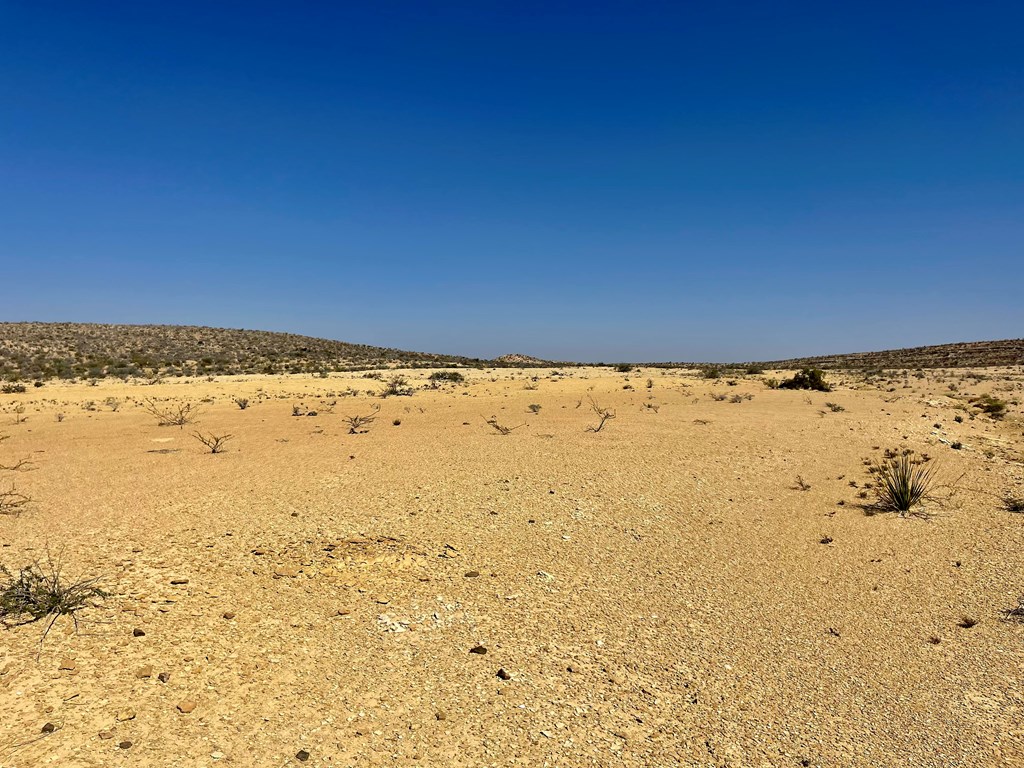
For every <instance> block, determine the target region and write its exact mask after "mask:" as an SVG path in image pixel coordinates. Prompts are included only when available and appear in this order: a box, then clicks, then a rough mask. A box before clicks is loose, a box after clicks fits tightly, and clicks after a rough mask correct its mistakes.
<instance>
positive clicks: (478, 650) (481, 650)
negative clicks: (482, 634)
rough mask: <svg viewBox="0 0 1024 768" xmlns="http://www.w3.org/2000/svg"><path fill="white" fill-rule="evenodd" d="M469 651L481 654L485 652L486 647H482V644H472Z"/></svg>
mask: <svg viewBox="0 0 1024 768" xmlns="http://www.w3.org/2000/svg"><path fill="white" fill-rule="evenodd" d="M469 652H470V653H477V654H480V655H481V656H483V655H484V654H485V653H487V649H486V648H484V646H482V645H474V646H473V647H472V648H470V649H469Z"/></svg>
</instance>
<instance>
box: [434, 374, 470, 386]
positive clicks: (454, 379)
mask: <svg viewBox="0 0 1024 768" xmlns="http://www.w3.org/2000/svg"><path fill="white" fill-rule="evenodd" d="M430 380H431V381H432V382H434V383H435V384H440V383H441V382H443V381H449V382H451V383H453V384H461V383H462V382H464V381H465V380H466V377H465V376H463V375H462V374H461V373H459V372H458V371H434V372H433V373H432V374H430Z"/></svg>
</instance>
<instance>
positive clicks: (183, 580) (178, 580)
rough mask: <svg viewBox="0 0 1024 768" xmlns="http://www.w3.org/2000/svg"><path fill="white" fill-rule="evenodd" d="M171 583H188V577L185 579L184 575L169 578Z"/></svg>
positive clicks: (178, 584)
mask: <svg viewBox="0 0 1024 768" xmlns="http://www.w3.org/2000/svg"><path fill="white" fill-rule="evenodd" d="M171 584H174V585H175V586H180V585H182V584H188V579H186V578H184V577H179V578H176V579H171Z"/></svg>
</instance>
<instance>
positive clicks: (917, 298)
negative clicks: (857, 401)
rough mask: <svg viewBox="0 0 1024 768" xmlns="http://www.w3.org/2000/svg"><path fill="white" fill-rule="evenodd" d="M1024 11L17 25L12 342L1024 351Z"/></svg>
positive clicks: (286, 15) (318, 14)
mask: <svg viewBox="0 0 1024 768" xmlns="http://www.w3.org/2000/svg"><path fill="white" fill-rule="evenodd" d="M1022 29H1024V4H1021V3H1020V2H1002V3H1000V2H970V3H968V2H960V3H945V2H928V3H924V2H921V3H914V2H907V3H885V4H882V3H877V4H874V3H842V4H840V3H820V2H815V3H810V2H807V3H786V2H775V3H730V2H720V3H718V2H716V3H680V2H675V3H658V2H648V3H629V2H622V3H606V2H597V1H595V2H587V3H559V2H543V3H531V2H515V3H511V2H510V3H489V2H466V3H408V4H406V3H397V2H394V3H388V2H383V3H299V2H290V3H283V2H281V3H267V2H258V1H254V2H245V3H232V2H216V3H209V2H204V3H191V2H176V3H139V2H125V3H116V2H104V3H81V2H35V1H33V2H11V1H9V0H0V268H2V275H3V280H4V283H5V284H6V290H5V292H4V293H5V297H4V301H3V302H2V304H0V307H2V308H0V319H3V320H53V321H61V320H69V321H89V322H132V323H175V324H201V325H214V326H227V327H246V328H258V329H266V330H281V331H292V332H296V333H306V334H310V335H316V336H325V337H330V338H336V339H342V340H345V341H354V342H361V343H369V344H381V345H385V346H396V347H402V348H406V349H417V350H423V351H436V352H448V353H454V354H467V355H473V356H483V357H491V356H494V355H499V354H502V353H505V352H524V353H529V354H535V355H539V356H542V357H551V358H558V359H577V360H750V359H770V358H778V357H785V356H790V355H802V354H816V353H828V352H841V351H855V350H869V349H882V348H890V347H898V346H916V345H921V344H931V343H942V342H947V341H965V340H974V339H993V338H1008V337H1020V336H1024V300H1022V297H1021V294H1022V288H1024V45H1022V44H1021V38H1020V32H1021V30H1022Z"/></svg>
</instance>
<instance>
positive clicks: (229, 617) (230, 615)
mask: <svg viewBox="0 0 1024 768" xmlns="http://www.w3.org/2000/svg"><path fill="white" fill-rule="evenodd" d="M221 616H222V617H223V618H225V619H227V620H228V621H231V620H232V619H233V618H235V614H234V612H233V611H224V613H222V614H221Z"/></svg>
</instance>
